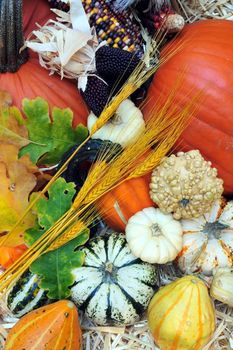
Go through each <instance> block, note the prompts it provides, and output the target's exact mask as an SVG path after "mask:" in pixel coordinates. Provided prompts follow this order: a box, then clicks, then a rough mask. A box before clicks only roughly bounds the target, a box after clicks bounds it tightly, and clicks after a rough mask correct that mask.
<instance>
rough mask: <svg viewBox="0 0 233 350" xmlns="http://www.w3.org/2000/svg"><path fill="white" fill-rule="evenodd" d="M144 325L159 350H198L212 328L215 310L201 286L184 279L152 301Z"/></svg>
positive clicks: (198, 282) (156, 295)
mask: <svg viewBox="0 0 233 350" xmlns="http://www.w3.org/2000/svg"><path fill="white" fill-rule="evenodd" d="M148 324H149V328H150V330H151V333H152V335H153V337H154V339H155V342H156V343H157V344H158V345H159V346H160V347H161V349H162V350H201V349H202V348H203V347H204V346H205V345H206V344H207V343H208V341H209V340H210V339H211V337H212V335H213V333H214V329H215V311H214V306H213V304H212V301H211V299H210V297H209V295H208V290H207V287H206V286H205V284H204V283H203V282H202V281H201V280H200V279H198V278H196V277H194V276H185V277H183V278H180V279H178V280H176V281H175V282H173V283H171V284H169V285H167V286H166V287H163V288H161V289H160V290H159V292H158V293H156V294H155V296H154V297H153V298H152V300H151V302H150V304H149V308H148Z"/></svg>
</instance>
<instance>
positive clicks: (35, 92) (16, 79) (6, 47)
mask: <svg viewBox="0 0 233 350" xmlns="http://www.w3.org/2000/svg"><path fill="white" fill-rule="evenodd" d="M3 9H4V10H6V18H5V17H4V16H3V18H1V20H0V35H2V34H3V33H4V31H6V32H7V34H8V35H5V36H4V35H3V38H4V39H5V41H4V42H3V48H1V52H0V72H1V73H2V74H0V87H1V90H6V91H8V92H9V93H10V94H11V96H12V97H13V104H14V105H16V106H18V107H21V101H22V99H23V98H25V97H26V98H30V99H32V98H35V97H37V96H41V97H43V98H44V99H46V100H47V101H48V102H49V105H50V106H51V107H52V106H57V107H60V108H65V107H70V108H71V109H72V110H73V112H74V124H75V125H76V124H78V123H80V122H82V123H84V124H86V118H87V115H88V110H87V107H86V106H85V104H84V102H83V99H82V97H81V95H80V94H79V92H78V90H77V87H76V81H71V80H67V79H63V80H61V78H60V77H59V76H57V75H52V76H50V75H49V72H48V71H46V70H45V69H44V68H42V67H41V66H40V65H39V61H38V57H37V56H35V55H33V54H32V53H31V52H30V57H29V58H27V56H26V51H25V50H23V51H22V52H21V53H19V49H20V48H21V47H22V46H23V40H24V39H23V33H22V28H23V26H22V0H18V1H17V6H16V5H15V6H11V1H7V0H2V1H1V3H0V10H3ZM23 11H24V14H25V15H24V28H25V30H26V32H27V34H28V32H30V31H31V30H32V29H33V25H32V22H34V21H37V20H38V21H39V22H40V23H44V22H45V21H46V20H47V19H48V18H49V17H50V12H49V6H48V4H45V1H42V0H41V1H36V2H35V1H28V0H25V2H24V6H23ZM40 11H41V12H40ZM37 13H40V15H37V16H36V14H37ZM29 19H30V20H29ZM34 28H35V24H34ZM11 38H12V40H11ZM13 38H14V40H13Z"/></svg>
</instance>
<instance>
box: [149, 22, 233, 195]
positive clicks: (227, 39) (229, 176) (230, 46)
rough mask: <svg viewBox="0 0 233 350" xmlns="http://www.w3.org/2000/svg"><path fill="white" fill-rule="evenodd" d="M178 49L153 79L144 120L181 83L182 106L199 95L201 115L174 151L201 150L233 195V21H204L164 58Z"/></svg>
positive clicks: (179, 97)
mask: <svg viewBox="0 0 233 350" xmlns="http://www.w3.org/2000/svg"><path fill="white" fill-rule="evenodd" d="M178 46H179V47H180V49H179V52H177V53H175V54H174V56H173V57H172V58H170V59H169V60H168V62H166V63H165V64H164V65H162V66H161V67H160V68H159V70H158V72H157V73H156V75H155V77H154V81H153V83H152V84H151V86H150V89H149V92H148V104H146V105H145V109H144V116H145V117H146V116H147V115H148V112H149V110H150V109H151V107H152V104H156V105H157V106H158V105H159V104H160V102H159V98H161V94H162V96H163V98H164V100H165V99H166V97H167V96H169V94H170V93H171V90H174V87H175V86H176V85H177V84H178V88H177V91H176V93H175V104H176V105H177V106H180V107H182V106H184V105H185V103H187V102H190V99H191V98H192V97H193V96H194V94H196V93H198V92H200V94H201V102H200V106H198V112H197V116H196V117H195V118H194V119H193V121H192V122H191V123H190V125H189V126H188V127H187V129H186V130H185V131H184V133H183V134H182V137H181V138H180V140H179V141H178V143H177V146H176V148H175V149H176V151H179V150H182V151H189V150H191V149H199V150H200V152H201V153H202V155H203V156H204V158H205V159H206V160H210V161H211V162H212V164H213V166H214V167H216V168H217V169H218V174H219V177H221V178H222V179H223V180H224V188H225V193H228V194H230V193H231V194H232V193H233V171H232V169H231V164H233V114H232V110H233V70H232V66H233V22H232V21H227V20H205V21H199V22H196V23H193V24H191V25H187V26H186V27H185V29H184V30H183V31H182V32H181V34H180V35H179V37H178V38H177V39H175V40H174V42H172V43H170V44H169V45H168V46H167V48H165V50H164V53H166V52H171V51H172V50H174V49H175V48H177V47H178ZM179 82H180V84H179ZM188 95H189V96H188ZM164 100H163V101H164ZM150 101H151V102H150Z"/></svg>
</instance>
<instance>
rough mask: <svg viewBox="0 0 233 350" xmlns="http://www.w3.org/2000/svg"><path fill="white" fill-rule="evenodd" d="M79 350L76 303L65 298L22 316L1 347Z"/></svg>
mask: <svg viewBox="0 0 233 350" xmlns="http://www.w3.org/2000/svg"><path fill="white" fill-rule="evenodd" d="M22 349H24V350H43V349H46V350H63V349H66V350H81V349H82V332H81V328H80V325H79V321H78V312H77V309H76V307H75V305H74V304H73V303H72V302H70V301H67V300H60V301H58V302H56V303H54V304H50V305H47V306H45V307H41V308H39V309H37V310H35V311H32V312H30V313H28V314H27V315H25V316H23V317H22V318H21V319H20V320H19V321H18V322H17V323H16V325H15V326H14V327H13V328H12V329H11V331H10V332H9V334H8V337H7V340H6V344H5V348H4V350H22Z"/></svg>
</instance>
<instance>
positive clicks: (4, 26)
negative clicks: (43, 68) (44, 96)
mask: <svg viewBox="0 0 233 350" xmlns="http://www.w3.org/2000/svg"><path fill="white" fill-rule="evenodd" d="M0 42H1V45H2V46H1V50H0V72H1V73H4V72H16V71H17V70H18V69H19V67H20V66H21V65H22V64H23V63H24V62H26V61H27V58H28V54H27V51H26V50H22V51H21V52H20V49H21V47H22V46H23V43H24V39H23V30H22V1H20V0H18V1H14V0H9V1H7V0H2V1H1V2H0Z"/></svg>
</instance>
